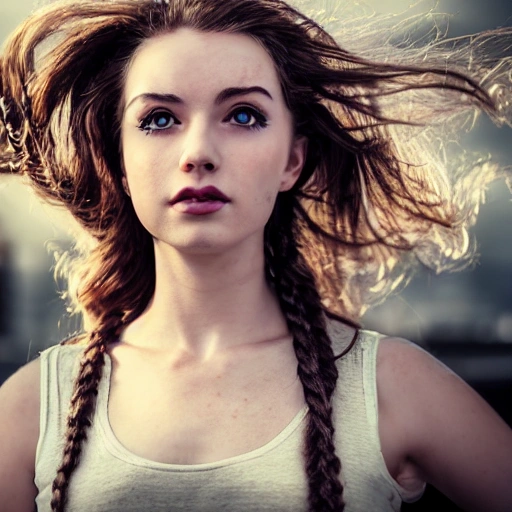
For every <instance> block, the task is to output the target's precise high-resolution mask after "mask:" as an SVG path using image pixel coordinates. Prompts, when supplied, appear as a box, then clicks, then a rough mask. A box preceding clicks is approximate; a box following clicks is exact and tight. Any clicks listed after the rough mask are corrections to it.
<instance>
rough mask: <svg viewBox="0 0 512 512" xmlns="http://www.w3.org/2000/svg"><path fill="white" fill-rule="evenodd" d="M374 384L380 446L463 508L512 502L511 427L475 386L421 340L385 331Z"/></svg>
mask: <svg viewBox="0 0 512 512" xmlns="http://www.w3.org/2000/svg"><path fill="white" fill-rule="evenodd" d="M377 389H378V400H379V430H380V434H381V438H382V441H383V448H385V447H387V449H388V450H389V451H390V452H392V453H395V454H396V453H400V454H401V458H402V460H412V461H414V463H415V465H416V467H417V470H418V471H419V472H420V473H421V474H422V475H423V476H424V478H425V480H427V481H428V482H430V483H432V484H433V485H434V486H435V487H437V488H439V489H440V490H441V491H442V492H444V493H445V494H446V495H448V496H449V497H450V498H451V499H452V500H453V501H455V502H456V503H457V504H458V505H459V506H461V507H462V508H464V509H465V510H468V511H471V510H487V511H505V510H512V491H511V490H510V481H511V479H512V431H511V430H510V428H509V427H508V426H507V425H506V424H505V422H504V421H503V420H501V418H500V417H499V416H498V415H497V414H496V413H495V412H494V411H493V410H492V408H491V407H490V406H489V405H488V404H487V403H486V402H485V401H484V400H483V399H482V398H481V397H480V396H479V395H478V394H477V393H476V392H475V391H474V390H473V389H472V388H471V387H470V386H468V385H467V384H466V383H465V382H464V381H463V380H462V379H460V378H459V377H458V376H457V375H455V374H454V373H453V372H452V371H451V370H449V369H448V368H447V367H446V366H445V365H443V364H442V363H441V362H439V361H438V360H436V359H435V358H433V357H432V356H431V355H429V354H428V353H427V352H426V351H424V350H423V349H421V348H420V347H418V346H416V345H414V344H412V343H410V342H408V341H406V340H402V339H398V338H383V339H381V341H380V343H379V348H378V354H377Z"/></svg>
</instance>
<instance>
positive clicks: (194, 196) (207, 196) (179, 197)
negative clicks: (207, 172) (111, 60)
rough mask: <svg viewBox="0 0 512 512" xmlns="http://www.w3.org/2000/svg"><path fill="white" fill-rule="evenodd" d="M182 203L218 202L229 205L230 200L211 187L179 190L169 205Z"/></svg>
mask: <svg viewBox="0 0 512 512" xmlns="http://www.w3.org/2000/svg"><path fill="white" fill-rule="evenodd" d="M182 201H190V202H201V203H205V202H208V201H220V202H222V203H229V202H230V199H229V197H227V196H226V195H225V194H223V193H222V192H221V191H220V190H219V189H218V188H216V187H213V186H208V187H203V188H193V187H187V188H184V189H182V190H180V191H179V192H178V193H177V194H176V195H175V196H174V197H173V198H172V199H171V205H175V204H176V203H180V202H182Z"/></svg>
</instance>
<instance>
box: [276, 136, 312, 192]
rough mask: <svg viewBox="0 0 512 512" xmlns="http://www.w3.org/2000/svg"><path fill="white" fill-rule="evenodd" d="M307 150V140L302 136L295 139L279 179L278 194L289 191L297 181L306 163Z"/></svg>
mask: <svg viewBox="0 0 512 512" xmlns="http://www.w3.org/2000/svg"><path fill="white" fill-rule="evenodd" d="M307 150H308V139H307V138H306V137H304V136H302V135H301V136H299V137H295V139H294V140H293V142H292V147H291V148H290V156H289V158H288V164H287V165H286V169H285V170H284V173H283V176H282V177H281V186H280V187H279V192H284V191H286V190H290V189H291V188H292V187H293V185H295V183H296V182H297V180H298V179H299V176H300V173H301V172H302V168H303V167H304V162H305V161H306V153H307Z"/></svg>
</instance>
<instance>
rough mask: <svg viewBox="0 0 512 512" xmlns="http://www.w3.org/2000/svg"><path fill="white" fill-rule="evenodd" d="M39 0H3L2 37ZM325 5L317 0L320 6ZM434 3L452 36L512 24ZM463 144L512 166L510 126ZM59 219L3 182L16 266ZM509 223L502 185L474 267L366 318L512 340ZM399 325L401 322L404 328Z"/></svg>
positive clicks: (1, 229) (397, 7) (478, 9)
mask: <svg viewBox="0 0 512 512" xmlns="http://www.w3.org/2000/svg"><path fill="white" fill-rule="evenodd" d="M37 1H38V3H39V4H41V3H44V1H45V0H36V2H34V1H33V0H9V1H7V0H2V5H1V6H0V41H3V40H4V39H5V38H6V37H7V35H8V34H9V33H10V32H11V31H12V30H13V29H14V28H15V27H16V26H17V24H18V23H20V22H21V21H22V20H23V19H24V18H25V17H26V16H27V15H28V14H29V13H30V12H31V10H32V9H33V8H34V5H36V4H37ZM340 1H343V0H340ZM324 2H325V0H318V4H319V5H322V4H323V3H324ZM366 3H367V4H369V5H370V6H371V7H372V8H374V9H375V10H376V11H379V12H389V13H400V12H403V11H405V10H406V9H408V8H410V6H411V5H413V7H412V11H418V10H425V9H426V8H429V7H432V6H433V5H435V2H433V1H426V0H424V1H420V2H413V1H412V0H409V1H407V0H406V1H404V0H368V1H367V2H366ZM436 4H437V10H438V11H440V12H446V13H450V14H452V15H453V16H452V17H451V20H450V29H449V30H450V34H451V35H453V36H457V35H460V34H465V33H473V32H477V31H480V30H486V29H490V28H496V27H499V26H504V25H512V1H510V0H485V1H484V0H439V1H438V2H437V3H436ZM468 141H469V142H468V143H469V144H471V145H474V146H475V147H477V148H482V149H483V150H484V151H490V152H492V153H493V155H494V156H495V157H496V158H497V159H498V160H500V161H501V162H505V163H508V164H509V165H512V144H511V143H512V130H510V129H508V128H506V129H501V130H496V129H494V128H493V127H492V126H491V125H490V123H488V122H485V121H483V122H482V123H481V124H480V126H479V128H478V130H477V131H476V132H475V133H474V134H473V135H472V136H471V137H470V138H469V139H468ZM62 219H63V217H62V215H60V214H56V213H55V212H54V210H52V209H50V208H48V207H41V205H40V203H39V201H38V200H36V199H35V198H34V197H33V196H31V195H30V194H29V193H28V192H27V188H26V187H25V186H23V185H22V184H21V183H20V180H13V179H6V178H2V179H0V235H1V236H3V237H4V238H6V239H7V240H8V241H9V243H10V244H11V245H12V247H13V248H14V253H15V261H16V265H17V266H18V267H19V268H20V269H21V270H23V269H26V270H27V271H28V270H34V268H39V267H41V266H47V265H48V259H47V258H46V257H45V255H46V249H45V243H46V242H47V241H48V240H52V239H59V238H62V237H65V236H66V231H65V229H64V228H62V227H61V226H62V223H63V221H62ZM510 226H512V203H511V201H510V194H508V192H506V191H505V187H504V186H503V184H502V185H501V186H500V187H498V188H496V190H492V191H491V193H490V194H489V199H488V201H487V204H486V205H485V207H484V208H483V209H482V214H481V218H480V220H479V223H478V225H477V227H476V233H477V237H478V240H479V243H480V253H481V257H480V263H479V264H478V265H477V267H476V269H475V270H473V271H468V272H464V273H463V274H458V275H457V276H448V277H441V278H433V277H432V276H420V278H419V280H417V281H416V282H414V283H413V285H412V286H411V287H410V289H409V291H408V292H407V293H406V294H405V295H403V296H401V297H400V298H398V299H394V300H391V301H389V304H388V305H386V306H385V307H381V308H377V309H376V310H375V311H374V312H373V313H372V314H371V315H370V317H369V320H368V322H369V323H370V325H371V326H373V325H375V326H376V327H378V328H380V330H384V331H386V332H389V333H390V334H395V333H397V334H401V335H406V336H408V337H413V338H414V337H416V338H417V337H418V336H419V337H421V336H422V329H424V326H425V325H434V324H436V322H437V323H438V324H439V328H442V327H443V326H445V327H446V326H452V327H453V325H455V326H456V325H458V322H459V323H460V322H465V326H466V329H468V328H470V329H472V330H473V332H474V330H475V325H477V324H475V323H474V322H476V320H475V319H481V317H486V318H487V320H486V321H485V322H484V321H483V320H482V321H481V322H480V323H478V322H477V323H478V325H479V326H480V327H479V328H482V329H486V328H492V329H493V336H495V337H496V338H497V339H501V340H502V341H505V342H511V343H512V291H510V290H512V269H511V267H512V265H510V264H509V262H512V229H511V227H510ZM45 271H46V270H45ZM507 290H508V291H507ZM447 305H450V307H447ZM458 318H460V321H459V320H457V319H458ZM471 322H473V323H471ZM490 323H491V324H492V325H490ZM397 326H401V327H400V328H401V329H402V331H400V330H399V328H398V327H397ZM404 326H406V327H405V328H404ZM468 326H469V327H468ZM404 329H405V330H404ZM407 329H409V330H407ZM500 333H501V334H500Z"/></svg>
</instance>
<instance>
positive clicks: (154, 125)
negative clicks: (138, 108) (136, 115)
mask: <svg viewBox="0 0 512 512" xmlns="http://www.w3.org/2000/svg"><path fill="white" fill-rule="evenodd" d="M175 124H181V123H180V122H179V121H178V119H177V118H176V117H174V116H173V115H172V114H171V113H170V112H167V111H165V110H154V111H153V112H150V113H149V114H148V115H147V116H146V117H145V118H144V119H142V121H141V122H140V123H139V129H140V130H143V131H146V132H147V133H152V132H153V131H155V130H168V129H169V128H171V127H173V126H174V125H175Z"/></svg>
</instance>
